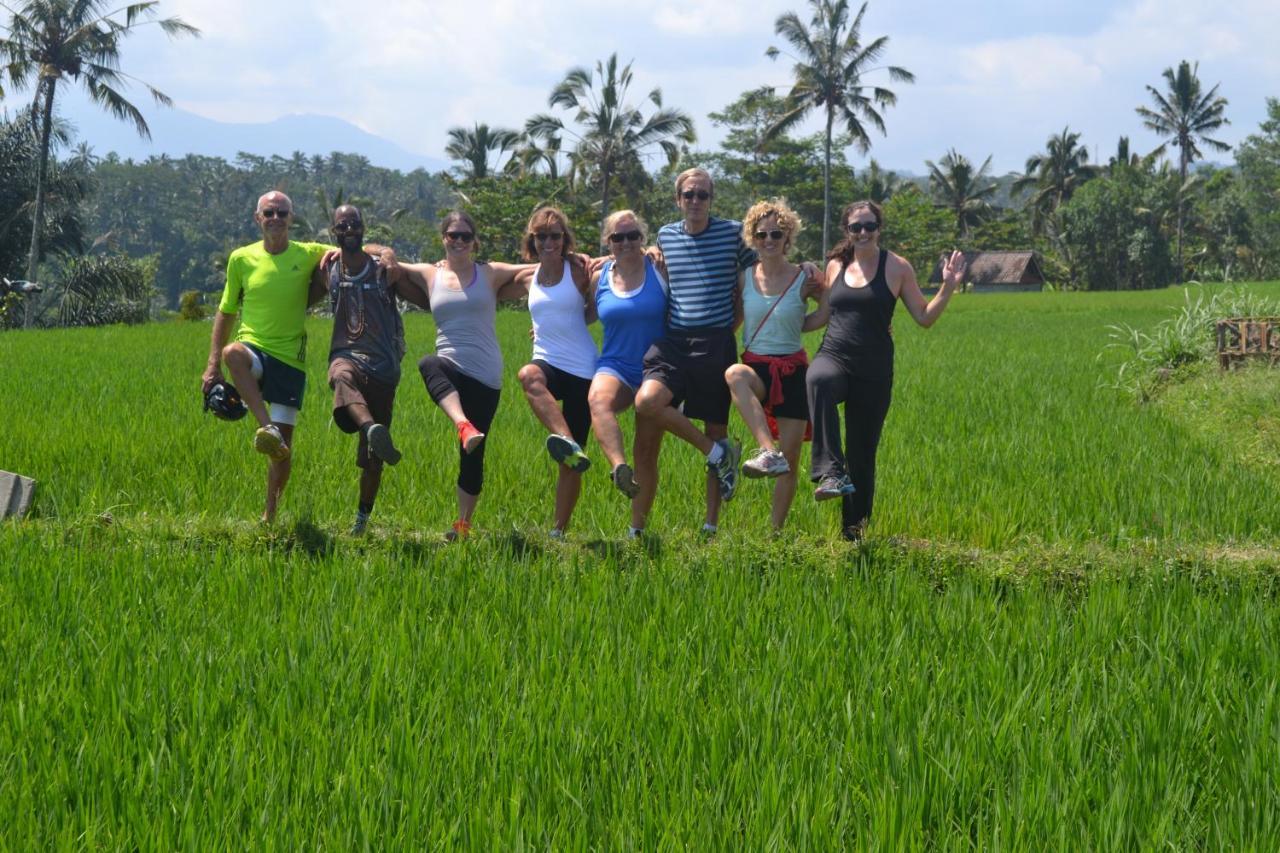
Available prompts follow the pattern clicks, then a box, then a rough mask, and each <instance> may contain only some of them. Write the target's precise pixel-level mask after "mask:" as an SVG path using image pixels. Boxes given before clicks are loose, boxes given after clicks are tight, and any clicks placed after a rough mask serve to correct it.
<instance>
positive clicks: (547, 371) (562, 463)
mask: <svg viewBox="0 0 1280 853" xmlns="http://www.w3.org/2000/svg"><path fill="white" fill-rule="evenodd" d="M573 248H574V241H573V230H572V229H571V228H570V227H569V219H568V217H566V216H565V215H564V213H563V212H562V211H560V210H559V209H557V208H554V207H540V208H538V209H537V210H536V211H534V213H533V216H532V217H530V218H529V224H528V226H526V228H525V232H524V259H525V260H527V261H536V262H537V266H536V267H534V268H533V269H531V270H528V271H526V272H524V273H521V275H520V277H519V278H518V279H517V281H518V282H519V283H521V284H524V285H525V286H526V287H527V289H528V293H529V317H530V319H531V320H532V321H533V359H532V360H531V361H530V362H529V363H528V364H526V365H525V366H524V367H522V368H520V374H519V378H520V385H521V386H522V387H523V388H524V396H525V399H526V400H527V401H528V402H529V408H530V409H532V410H533V413H534V415H535V416H536V417H537V418H538V420H539V421H541V422H542V425H543V426H544V427H546V428H547V431H548V432H549V433H550V435H548V436H547V442H546V444H547V452H549V453H550V454H551V458H552V459H554V460H555V461H556V462H558V463H559V465H558V466H557V468H558V472H557V475H556V497H555V520H554V526H553V527H552V529H551V535H552V537H553V538H560V537H562V536H564V532H565V530H566V529H567V528H568V526H569V520H570V518H571V517H572V516H573V509H574V507H575V506H576V505H577V503H578V495H579V494H580V493H581V491H582V472H583V471H585V470H587V468H588V467H590V465H591V460H590V459H589V458H588V457H587V454H586V453H584V452H583V450H582V445H583V444H585V443H586V440H587V433H588V432H589V431H590V429H591V409H590V407H589V406H588V404H587V392H588V390H590V387H591V378H592V377H593V376H594V375H595V370H596V342H595V339H593V338H592V337H591V332H590V331H588V330H587V323H589V322H594V321H595V299H594V298H592V296H593V294H592V293H591V288H590V279H589V278H588V276H587V268H586V265H585V264H584V262H583V259H582V257H581V256H580V255H576V254H574V252H573ZM557 401H560V402H561V404H562V405H560V406H557V405H556V402H557Z"/></svg>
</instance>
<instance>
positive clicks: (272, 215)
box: [259, 207, 293, 219]
mask: <svg viewBox="0 0 1280 853" xmlns="http://www.w3.org/2000/svg"><path fill="white" fill-rule="evenodd" d="M259 213H261V214H262V218H263V219H276V218H277V217H278V218H280V219H285V218H287V217H288V216H289V214H291V213H293V211H292V210H279V209H277V208H274V207H268V208H266V209H265V210H261V211H259Z"/></svg>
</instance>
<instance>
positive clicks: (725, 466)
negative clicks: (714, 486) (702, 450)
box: [707, 438, 742, 501]
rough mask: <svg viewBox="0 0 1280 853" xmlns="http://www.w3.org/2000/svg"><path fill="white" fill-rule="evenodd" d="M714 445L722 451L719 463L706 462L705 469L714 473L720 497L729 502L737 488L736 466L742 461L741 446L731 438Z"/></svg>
mask: <svg viewBox="0 0 1280 853" xmlns="http://www.w3.org/2000/svg"><path fill="white" fill-rule="evenodd" d="M716 444H717V445H719V446H720V448H721V451H722V452H721V454H720V461H719V462H716V463H715V464H714V465H713V464H712V463H710V462H708V463H707V468H708V469H710V470H711V471H714V472H715V475H716V482H717V483H719V485H720V497H721V498H722V499H723V500H725V501H731V500H733V493H734V492H735V491H736V490H737V488H738V464H739V463H740V462H741V461H742V445H741V444H740V443H739V442H736V441H734V440H733V439H731V438H722V439H720V440H719V441H717V442H716Z"/></svg>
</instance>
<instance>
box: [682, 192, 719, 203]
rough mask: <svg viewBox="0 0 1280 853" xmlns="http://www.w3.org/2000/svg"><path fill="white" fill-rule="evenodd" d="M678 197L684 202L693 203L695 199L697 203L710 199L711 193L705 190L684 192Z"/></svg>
mask: <svg viewBox="0 0 1280 853" xmlns="http://www.w3.org/2000/svg"><path fill="white" fill-rule="evenodd" d="M680 197H681V198H683V199H684V200H685V201H693V200H694V199H695V198H696V199H697V200H698V201H706V200H707V199H709V198H711V193H709V192H707V191H706V190H685V191H684V192H682V193H680Z"/></svg>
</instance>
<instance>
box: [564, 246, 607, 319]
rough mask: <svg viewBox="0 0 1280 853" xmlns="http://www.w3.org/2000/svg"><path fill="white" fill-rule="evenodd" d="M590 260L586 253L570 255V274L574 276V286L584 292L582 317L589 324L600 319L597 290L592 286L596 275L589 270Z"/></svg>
mask: <svg viewBox="0 0 1280 853" xmlns="http://www.w3.org/2000/svg"><path fill="white" fill-rule="evenodd" d="M590 261H591V258H588V257H587V256H586V255H570V256H569V274H570V275H572V276H573V286H574V287H576V288H578V293H580V294H582V319H583V320H584V321H585V322H586V324H587V325H588V326H590V325H591V324H592V323H594V322H595V321H596V320H598V319H600V318H599V317H598V316H597V315H596V300H595V290H594V288H592V286H591V282H592V281H593V280H594V276H592V275H591V274H590V273H589V272H588V271H587V270H588V267H587V265H588V264H589V263H590Z"/></svg>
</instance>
